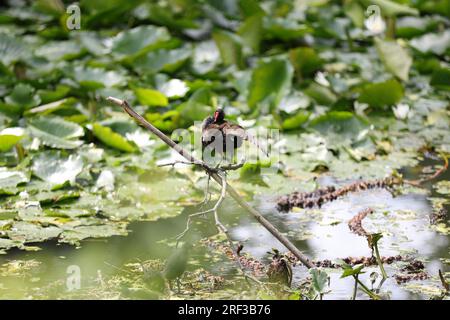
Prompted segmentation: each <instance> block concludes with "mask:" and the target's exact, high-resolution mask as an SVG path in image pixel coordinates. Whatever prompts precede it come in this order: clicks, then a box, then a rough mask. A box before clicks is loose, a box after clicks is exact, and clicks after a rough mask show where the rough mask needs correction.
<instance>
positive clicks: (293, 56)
mask: <svg viewBox="0 0 450 320" xmlns="http://www.w3.org/2000/svg"><path fill="white" fill-rule="evenodd" d="M289 59H290V60H291V63H292V65H293V66H294V69H295V72H296V74H297V76H298V77H299V79H303V78H305V77H310V76H312V75H314V73H316V71H318V70H319V69H320V68H321V67H322V65H323V62H322V59H320V58H319V56H318V55H317V53H316V51H315V50H314V49H313V48H308V47H300V48H296V49H292V50H290V51H289Z"/></svg>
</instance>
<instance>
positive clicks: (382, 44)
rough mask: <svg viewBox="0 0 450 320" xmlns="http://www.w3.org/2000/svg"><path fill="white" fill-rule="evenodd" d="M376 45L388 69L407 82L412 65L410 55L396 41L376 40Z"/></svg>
mask: <svg viewBox="0 0 450 320" xmlns="http://www.w3.org/2000/svg"><path fill="white" fill-rule="evenodd" d="M375 45H376V47H377V51H378V54H379V56H380V59H381V61H382V62H383V64H384V65H385V67H386V69H387V70H388V71H389V72H390V73H392V74H393V75H394V76H396V77H398V78H399V79H400V80H403V81H407V80H408V73H409V68H410V67H411V65H412V58H411V56H410V55H409V53H408V52H407V51H406V50H405V49H404V48H403V47H402V46H400V45H399V44H398V43H397V42H395V41H390V40H381V39H379V38H375Z"/></svg>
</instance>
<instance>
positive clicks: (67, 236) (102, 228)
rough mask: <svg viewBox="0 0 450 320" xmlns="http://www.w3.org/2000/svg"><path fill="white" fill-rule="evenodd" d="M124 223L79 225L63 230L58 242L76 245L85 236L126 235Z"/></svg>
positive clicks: (106, 236)
mask: <svg viewBox="0 0 450 320" xmlns="http://www.w3.org/2000/svg"><path fill="white" fill-rule="evenodd" d="M127 234H128V232H127V229H126V223H108V224H104V225H92V226H79V227H75V228H73V229H69V230H64V231H63V232H62V234H61V237H60V238H61V239H60V240H59V242H62V243H70V244H74V245H77V244H79V243H80V241H81V240H84V239H87V238H109V237H112V236H126V235H127Z"/></svg>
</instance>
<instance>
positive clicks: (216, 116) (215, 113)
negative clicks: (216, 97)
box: [214, 111, 219, 121]
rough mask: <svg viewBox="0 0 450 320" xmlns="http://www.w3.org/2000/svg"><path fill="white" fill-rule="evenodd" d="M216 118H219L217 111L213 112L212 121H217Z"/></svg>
mask: <svg viewBox="0 0 450 320" xmlns="http://www.w3.org/2000/svg"><path fill="white" fill-rule="evenodd" d="M217 118H219V112H217V111H215V112H214V121H217Z"/></svg>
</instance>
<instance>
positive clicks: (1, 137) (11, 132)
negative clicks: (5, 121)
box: [0, 128, 24, 152]
mask: <svg viewBox="0 0 450 320" xmlns="http://www.w3.org/2000/svg"><path fill="white" fill-rule="evenodd" d="M23 137H24V130H23V129H22V128H6V129H4V130H2V131H0V152H5V151H8V150H10V149H11V148H12V147H14V146H15V145H16V144H17V143H18V142H19V141H20V140H22V139H23Z"/></svg>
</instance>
